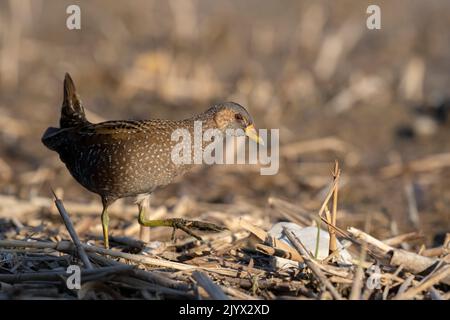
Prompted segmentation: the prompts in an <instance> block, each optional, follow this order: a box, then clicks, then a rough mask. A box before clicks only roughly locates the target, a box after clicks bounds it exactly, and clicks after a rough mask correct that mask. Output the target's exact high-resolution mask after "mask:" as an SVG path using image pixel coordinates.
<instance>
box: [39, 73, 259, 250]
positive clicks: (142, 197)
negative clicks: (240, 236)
mask: <svg viewBox="0 0 450 320" xmlns="http://www.w3.org/2000/svg"><path fill="white" fill-rule="evenodd" d="M194 121H201V122H202V128H203V130H206V129H219V130H220V131H221V132H222V133H224V135H225V130H227V129H242V130H243V132H245V134H246V135H247V136H249V137H250V138H251V139H253V140H255V141H257V142H261V141H260V138H259V136H258V135H257V133H256V130H255V128H254V126H253V120H252V117H251V116H250V114H249V113H248V112H247V111H246V110H245V108H243V107H242V106H240V105H239V104H237V103H233V102H226V103H220V104H217V105H214V106H212V107H211V108H209V109H208V110H207V111H205V112H203V113H201V114H199V115H196V116H194V117H192V118H189V119H185V120H179V121H172V120H160V119H152V120H119V121H106V122H102V123H97V124H93V123H91V122H89V121H88V120H87V119H86V115H85V112H84V108H83V105H82V103H81V100H80V98H79V96H78V94H77V93H76V90H75V85H74V83H73V81H72V79H71V77H70V75H69V74H66V76H65V79H64V100H63V104H62V109H61V119H60V128H53V127H50V128H48V129H47V130H46V131H45V133H44V135H43V137H42V142H43V143H44V145H45V146H46V147H47V148H49V149H51V150H54V151H56V152H57V153H58V154H59V156H60V159H61V161H62V162H64V163H65V165H66V167H67V169H68V170H69V172H70V173H71V174H72V176H73V177H74V178H75V180H77V181H78V182H79V183H80V184H81V185H82V186H83V187H85V188H86V189H88V190H90V191H92V192H94V193H97V194H99V195H100V197H101V199H102V203H103V212H102V216H101V218H102V226H103V237H104V244H105V247H109V241H108V222H109V218H108V211H107V210H108V206H109V205H111V204H112V203H113V202H114V201H115V200H117V199H120V198H124V197H130V196H135V197H136V199H137V200H136V203H137V205H138V208H139V216H138V217H139V218H138V219H139V223H140V224H141V225H142V226H146V227H156V226H168V227H172V228H173V229H174V231H175V229H177V228H178V229H181V230H183V231H185V232H186V233H188V234H190V235H192V236H194V237H196V238H199V237H198V236H197V235H196V234H195V233H194V232H192V231H191V230H190V229H197V230H204V231H220V230H223V229H224V228H222V227H220V226H217V225H215V224H212V223H206V222H201V221H191V220H185V219H179V218H173V219H164V220H147V219H146V218H145V217H146V214H145V211H146V210H147V209H148V207H149V196H150V194H151V193H152V192H153V191H154V190H155V189H156V188H158V187H160V186H164V185H167V184H169V183H171V182H172V181H173V180H174V178H175V177H177V176H179V175H182V174H184V173H185V172H187V171H188V170H189V169H190V168H191V167H192V166H193V165H192V164H175V163H174V162H173V161H172V158H171V152H172V148H173V147H174V146H175V145H176V144H177V141H172V139H171V135H172V132H173V131H174V130H175V129H187V130H188V131H189V132H191V133H192V132H193V131H194Z"/></svg>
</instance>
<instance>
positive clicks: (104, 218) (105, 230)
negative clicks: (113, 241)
mask: <svg viewBox="0 0 450 320" xmlns="http://www.w3.org/2000/svg"><path fill="white" fill-rule="evenodd" d="M108 224H109V216H108V206H107V205H105V204H104V205H103V211H102V227H103V243H104V245H105V248H106V249H109V236H108Z"/></svg>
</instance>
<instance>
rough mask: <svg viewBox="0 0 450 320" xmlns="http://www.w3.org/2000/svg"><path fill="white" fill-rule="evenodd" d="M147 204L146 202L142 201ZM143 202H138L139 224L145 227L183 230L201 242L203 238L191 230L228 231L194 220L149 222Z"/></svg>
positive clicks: (158, 220) (172, 219)
mask: <svg viewBox="0 0 450 320" xmlns="http://www.w3.org/2000/svg"><path fill="white" fill-rule="evenodd" d="M142 202H145V201H142ZM142 202H138V207H139V218H138V221H139V224H140V225H141V226H144V227H172V228H173V229H174V231H175V230H176V229H181V230H183V231H184V232H186V233H187V234H189V235H191V236H193V237H194V238H196V239H198V240H201V239H202V238H201V237H200V236H198V235H197V234H196V233H194V232H193V231H192V230H191V229H195V230H200V231H210V232H220V231H223V230H226V228H225V227H221V226H218V225H216V224H214V223H209V222H202V221H194V220H186V219H181V218H171V219H157V220H149V219H147V217H146V216H145V211H146V209H145V206H144V205H142ZM173 237H174V233H172V239H173Z"/></svg>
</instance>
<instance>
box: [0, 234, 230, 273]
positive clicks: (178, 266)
mask: <svg viewBox="0 0 450 320" xmlns="http://www.w3.org/2000/svg"><path fill="white" fill-rule="evenodd" d="M82 246H83V248H84V250H86V251H88V252H96V253H99V254H102V255H108V256H111V257H116V258H122V259H125V260H129V261H134V262H138V263H142V264H146V265H152V266H156V267H162V268H171V269H175V270H180V271H195V270H198V269H200V270H205V271H209V272H213V273H217V274H221V275H225V276H231V277H235V276H237V274H238V271H236V270H232V269H226V268H217V267H216V268H213V267H211V268H208V267H199V266H192V265H189V264H184V263H180V262H173V261H169V260H165V259H157V258H151V257H149V256H144V255H140V254H131V253H126V252H120V251H116V250H111V249H105V248H100V247H96V246H91V245H86V244H82ZM0 247H17V248H47V249H54V250H57V251H61V252H70V251H71V250H73V249H74V248H73V244H72V243H71V242H69V241H61V242H29V241H20V240H0Z"/></svg>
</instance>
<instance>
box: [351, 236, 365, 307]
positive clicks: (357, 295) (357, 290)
mask: <svg viewBox="0 0 450 320" xmlns="http://www.w3.org/2000/svg"><path fill="white" fill-rule="evenodd" d="M366 253H367V244H366V243H365V242H364V243H363V245H362V247H361V254H360V256H359V264H358V268H357V269H356V273H355V277H354V280H353V285H352V291H351V293H350V298H349V299H350V300H360V299H361V288H362V287H363V285H362V283H363V278H364V270H363V261H365V260H366Z"/></svg>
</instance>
